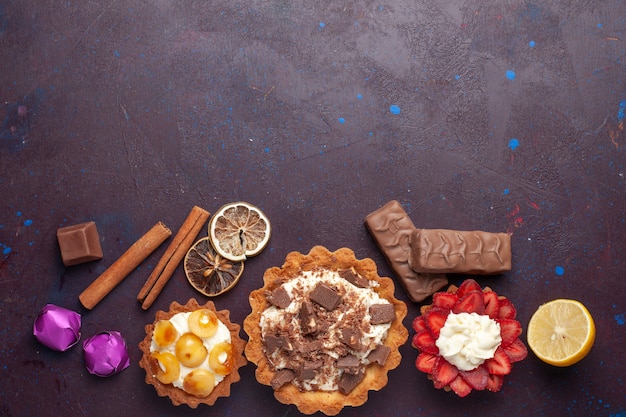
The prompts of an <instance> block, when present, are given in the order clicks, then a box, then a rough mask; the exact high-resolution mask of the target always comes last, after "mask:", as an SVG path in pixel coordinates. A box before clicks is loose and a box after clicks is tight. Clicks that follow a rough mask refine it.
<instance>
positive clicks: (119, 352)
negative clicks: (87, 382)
mask: <svg viewBox="0 0 626 417" xmlns="http://www.w3.org/2000/svg"><path fill="white" fill-rule="evenodd" d="M83 350H84V355H85V365H86V366H87V370H88V371H89V373H91V374H94V375H98V376H102V377H105V376H111V375H114V374H116V373H118V372H121V371H123V370H124V369H126V368H128V366H129V365H130V358H129V357H128V351H127V350H126V341H125V340H124V338H123V337H122V334H121V333H120V332H116V331H111V332H102V333H98V334H96V335H94V336H91V337H90V338H88V339H85V341H83Z"/></svg>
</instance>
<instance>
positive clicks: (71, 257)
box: [57, 222, 102, 266]
mask: <svg viewBox="0 0 626 417" xmlns="http://www.w3.org/2000/svg"><path fill="white" fill-rule="evenodd" d="M57 240H58V241H59V248H60V249H61V258H62V259H63V265H65V266H72V265H78V264H82V263H84V262H89V261H96V260H98V259H102V248H101V247H100V236H99V235H98V230H97V229H96V223H94V222H86V223H81V224H76V225H73V226H67V227H61V228H60V229H58V230H57Z"/></svg>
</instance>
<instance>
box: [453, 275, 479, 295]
mask: <svg viewBox="0 0 626 417" xmlns="http://www.w3.org/2000/svg"><path fill="white" fill-rule="evenodd" d="M470 291H481V292H482V288H480V285H478V283H477V282H476V281H474V280H473V279H471V278H469V279H466V280H465V281H463V282H462V283H461V285H460V286H459V289H458V290H457V292H456V295H457V296H458V297H459V298H463V297H465V294H467V293H468V292H470Z"/></svg>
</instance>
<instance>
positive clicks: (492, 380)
mask: <svg viewBox="0 0 626 417" xmlns="http://www.w3.org/2000/svg"><path fill="white" fill-rule="evenodd" d="M503 382H504V377H503V376H502V375H491V374H490V375H489V378H488V379H487V389H488V390H489V391H491V392H498V391H500V388H502V383H503Z"/></svg>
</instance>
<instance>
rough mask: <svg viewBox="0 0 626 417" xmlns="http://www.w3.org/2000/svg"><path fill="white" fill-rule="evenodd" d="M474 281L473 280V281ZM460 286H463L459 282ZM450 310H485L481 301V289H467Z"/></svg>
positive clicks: (477, 311) (455, 311) (462, 311)
mask: <svg viewBox="0 0 626 417" xmlns="http://www.w3.org/2000/svg"><path fill="white" fill-rule="evenodd" d="M474 282H475V281H474ZM461 286H463V285H462V284H461ZM452 311H453V312H454V313H456V314H458V313H477V314H483V313H484V312H485V302H484V301H483V292H482V291H469V292H467V293H466V294H465V296H463V297H462V298H461V299H460V300H459V302H458V303H457V304H456V305H455V306H454V308H453V309H452Z"/></svg>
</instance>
